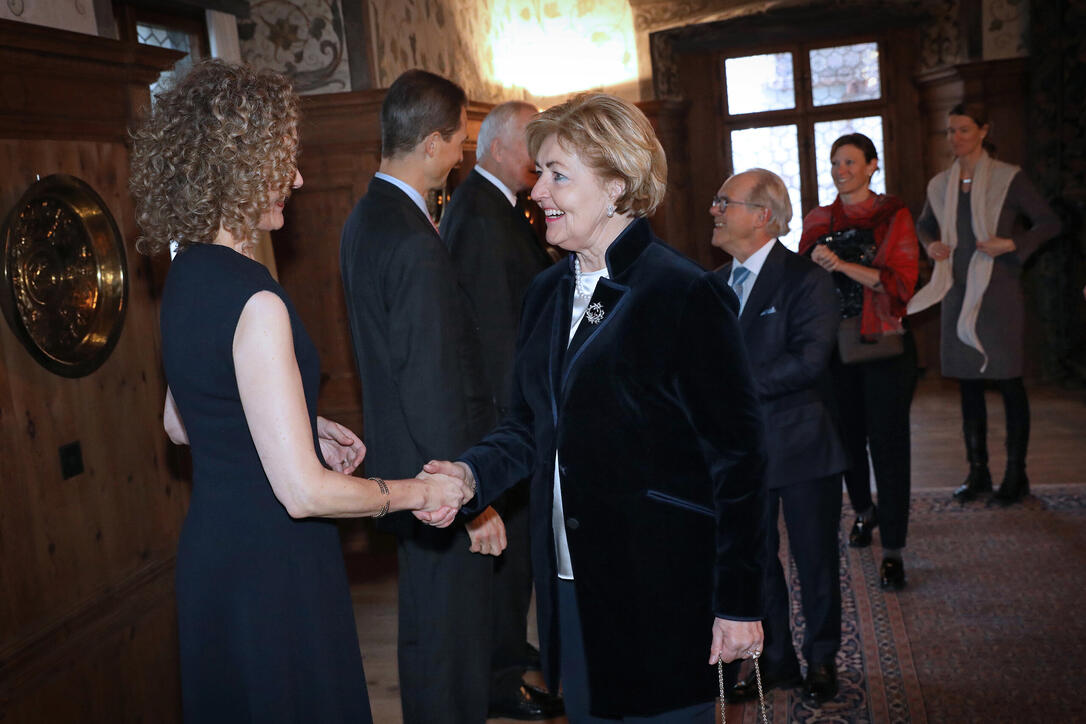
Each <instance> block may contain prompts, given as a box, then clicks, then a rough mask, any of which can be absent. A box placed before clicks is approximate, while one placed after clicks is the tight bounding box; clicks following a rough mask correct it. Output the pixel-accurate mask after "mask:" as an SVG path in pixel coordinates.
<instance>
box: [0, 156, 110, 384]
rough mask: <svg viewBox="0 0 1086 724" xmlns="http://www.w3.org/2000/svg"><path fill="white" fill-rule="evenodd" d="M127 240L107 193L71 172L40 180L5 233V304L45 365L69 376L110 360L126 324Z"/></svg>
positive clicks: (0, 269)
mask: <svg viewBox="0 0 1086 724" xmlns="http://www.w3.org/2000/svg"><path fill="white" fill-rule="evenodd" d="M127 306H128V272H127V270H126V267H125V254H124V241H123V239H122V238H121V232H120V231H119V230H118V229H117V223H116V222H115V221H114V220H113V216H111V215H110V213H109V209H108V208H107V207H106V204H105V202H104V201H102V199H101V197H100V196H98V194H96V193H95V192H94V189H92V188H91V187H90V186H89V185H87V184H86V183H84V182H83V181H80V180H79V179H77V178H75V177H74V176H67V175H65V174H54V175H52V176H47V177H45V178H43V179H41V180H40V181H38V182H36V183H34V184H32V185H31V186H30V188H28V189H27V190H26V193H24V194H23V196H22V198H20V199H19V202H18V203H17V204H15V206H14V208H12V210H11V212H10V213H9V214H8V217H7V219H6V220H5V222H4V226H3V230H2V233H0V307H2V308H3V311H4V317H6V318H7V320H8V324H9V325H10V326H11V328H12V330H13V331H14V332H15V336H17V337H18V338H19V341H20V342H22V343H23V346H24V347H26V349H27V350H28V351H29V352H30V354H31V356H33V357H34V359H36V360H37V361H38V362H39V363H40V364H41V365H42V366H43V367H45V368H46V369H47V370H49V371H50V372H54V373H56V374H58V375H63V376H64V377H82V376H84V375H87V374H90V373H91V372H93V371H94V370H96V369H98V367H99V366H100V365H101V364H102V363H103V362H105V361H106V358H108V357H109V353H110V352H112V351H113V347H114V345H116V344H117V339H118V338H119V337H120V335H121V328H122V327H123V326H124V313H125V309H126V307H127Z"/></svg>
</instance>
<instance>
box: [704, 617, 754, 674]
mask: <svg viewBox="0 0 1086 724" xmlns="http://www.w3.org/2000/svg"><path fill="white" fill-rule="evenodd" d="M764 641H765V636H764V634H763V633H762V622H761V621H732V620H730V619H726V618H718V619H716V620H715V621H713V643H712V646H711V647H710V648H709V665H710V666H715V665H716V662H717V661H723V662H724V663H728V662H729V661H735V660H736V659H750V658H754V652H758V653H759V654H761V653H762V644H763V643H764Z"/></svg>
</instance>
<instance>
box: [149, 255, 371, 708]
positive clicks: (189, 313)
mask: <svg viewBox="0 0 1086 724" xmlns="http://www.w3.org/2000/svg"><path fill="white" fill-rule="evenodd" d="M262 290H268V291H271V292H274V293H275V294H277V295H279V297H280V298H282V300H283V303H284V304H286V306H287V310H288V311H289V312H290V324H291V330H292V332H293V335H294V352H295V355H296V357H297V359H298V368H299V370H300V372H301V377H302V383H303V386H304V388H305V398H306V404H307V407H308V409H309V418H310V424H311V426H312V428H313V431H314V447H315V448H316V449H317V454H318V456H319V455H320V450H319V447H317V442H316V404H317V387H318V382H319V373H320V360H319V358H318V355H317V350H316V348H315V347H314V346H313V342H312V341H311V340H310V338H309V335H308V334H306V331H305V329H304V328H303V327H302V324H301V321H300V320H299V319H298V316H297V314H296V312H295V310H294V306H293V305H292V304H291V302H290V300H289V299H288V298H287V296H286V294H285V293H284V291H283V289H282V287H280V286H279V284H278V283H276V281H275V280H274V279H272V277H271V275H270V274H269V273H268V271H267V269H265V268H264V267H263V266H262V265H261V264H258V263H257V262H255V261H253V260H251V259H249V258H247V257H245V256H243V255H241V254H239V253H237V252H235V251H234V250H233V249H230V248H228V247H225V246H216V245H210V244H199V245H195V246H191V247H189V248H187V249H185V250H184V251H182V252H181V253H180V254H178V255H177V258H176V259H175V260H174V261H173V264H172V265H171V267H170V272H169V276H168V277H167V280H166V285H165V289H164V291H163V297H162V354H163V362H164V365H165V369H166V378H167V380H168V381H169V384H170V389H171V390H172V391H173V396H174V400H175V401H176V403H177V408H178V411H179V412H180V414H181V419H182V420H183V422H184V424H185V429H186V431H187V432H188V436H189V443H190V445H191V446H192V464H193V489H192V502H191V505H190V507H189V512H188V516H187V517H186V518H185V524H184V527H183V529H182V532H181V541H180V544H179V547H178V552H177V610H178V629H179V635H180V648H181V689H182V704H183V711H184V718H185V721H186V722H190V723H191V724H195V723H197V722H199V723H200V724H208V723H209V722H224V723H225V722H231V723H237V722H261V723H262V724H263V723H268V722H322V723H324V724H331V723H336V722H350V723H351V724H355V723H357V722H364V723H367V724H368V723H369V722H371V721H372V719H371V716H370V708H369V699H368V696H367V693H366V682H365V676H364V674H363V672H362V657H361V653H360V652H359V648H358V636H357V633H356V629H355V622H354V614H353V611H352V608H351V599H350V591H349V589H348V584H347V576H346V571H345V569H344V563H343V554H342V552H341V550H340V544H339V533H338V530H337V528H336V526H335V524H334V523H332V522H331V521H329V520H322V519H305V520H294V519H293V518H291V517H290V516H289V515H288V514H287V511H286V510H285V509H284V508H283V505H282V504H281V503H280V502H279V501H278V499H276V497H275V495H274V494H273V492H272V488H271V484H270V483H269V482H268V478H267V476H266V475H265V474H264V469H263V467H262V466H261V463H260V458H259V457H258V455H257V451H256V447H255V445H254V444H253V440H252V436H251V435H250V433H249V427H248V425H247V424H246V421H245V414H244V412H243V410H242V406H241V400H240V397H239V394H238V387H237V381H236V378H235V375H234V360H233V351H232V349H233V339H234V330H235V328H236V327H237V323H238V319H239V317H240V316H241V311H242V309H243V308H244V306H245V304H246V302H247V301H248V300H249V298H250V297H251V296H252V295H253V294H255V293H257V292H259V291H262ZM276 393H277V391H276V390H269V391H268V394H276Z"/></svg>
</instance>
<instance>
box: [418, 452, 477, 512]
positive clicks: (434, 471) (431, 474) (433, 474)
mask: <svg viewBox="0 0 1086 724" xmlns="http://www.w3.org/2000/svg"><path fill="white" fill-rule="evenodd" d="M415 477H417V478H419V479H421V480H430V481H432V482H433V487H434V488H435V492H437V493H438V495H437V496H436V498H435V502H436V506H433V507H432V506H430V505H427V506H424V507H423V509H421V510H413V511H411V513H412V515H414V516H415V517H416V518H418V519H419V520H421V521H422V522H423V523H426V524H427V525H432V526H434V527H435V528H445V527H447V526H448V525H449V524H450V523H452V522H453V520H454V519H455V518H456V514H457V512H458V511H459V510H460V507H461V506H462V505H464V503H466V502H468V501H469V500H471V499H472V498H473V497H475V476H474V475H472V473H471V468H469V467H468V466H467V465H465V464H464V463H460V462H456V463H451V462H449V461H447V460H431V461H430V462H428V463H426V464H425V465H423V466H422V470H421V471H419V474H418V475H416V476H415Z"/></svg>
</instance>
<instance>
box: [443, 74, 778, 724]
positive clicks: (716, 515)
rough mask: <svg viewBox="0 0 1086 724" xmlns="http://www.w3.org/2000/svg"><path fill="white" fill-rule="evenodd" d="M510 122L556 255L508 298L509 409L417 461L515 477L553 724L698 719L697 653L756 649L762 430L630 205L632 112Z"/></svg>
mask: <svg viewBox="0 0 1086 724" xmlns="http://www.w3.org/2000/svg"><path fill="white" fill-rule="evenodd" d="M527 133H528V145H529V149H530V150H531V153H532V156H533V157H534V158H535V159H536V166H537V169H538V171H539V173H540V178H539V181H538V183H537V184H536V185H535V187H534V189H533V190H532V198H534V199H535V200H536V201H537V202H539V204H540V206H541V207H542V208H543V211H544V213H545V215H546V222H547V241H548V243H550V244H553V245H556V246H558V247H561V248H563V249H565V250H568V251H571V252H573V253H572V254H571V255H570V257H569V259H568V262H567V263H561V264H557V265H555V266H554V267H552V268H551V269H548V270H546V271H544V272H543V273H542V274H540V275H539V276H538V277H536V279H535V281H534V282H533V284H532V286H531V287H530V288H529V290H528V292H527V294H526V297H525V302H524V309H523V315H522V321H521V325H520V329H519V332H518V342H517V357H516V367H515V372H514V389H513V393H512V399H513V402H512V409H511V411H510V413H509V415H508V416H507V417H506V418H505V420H504V421H503V422H502V423H501V424H499V426H498V427H497V428H496V429H495V430H494V431H493V432H492V433H491V434H490V435H488V436H487V437H486V438H485V439H484V440H483V441H482V442H480V443H479V444H478V445H476V446H475V447H473V448H471V449H470V450H468V451H467V452H466V453H465V454H464V455H463V456H462V457H461V458H460V460H458V461H457V462H456V463H432V464H431V465H430V466H428V468H427V469H429V470H432V471H437V470H443V471H447V472H457V473H459V474H461V475H463V476H464V477H465V479H467V480H468V481H469V482H473V483H474V484H475V485H477V489H478V494H477V496H476V499H475V500H473V501H472V503H471V506H470V507H476V506H478V507H483V506H485V505H486V504H487V502H488V501H490V500H491V499H493V498H494V497H495V496H497V495H498V494H499V493H501V491H502V490H503V489H504V488H506V487H508V486H509V485H512V484H513V483H515V482H516V481H518V480H521V479H523V478H525V477H529V476H530V477H531V480H532V482H531V517H532V523H531V526H532V527H531V535H532V563H533V569H534V575H535V579H536V595H537V603H538V612H539V634H540V643H541V649H542V658H543V668H544V673H545V675H546V678H547V681H548V684H549V686H551V687H552V689H553V688H554V687H556V686H558V685H559V682H561V685H562V686H563V688H564V693H565V697H566V710H567V713H568V714H569V717H570V721H571V722H573V724H579V723H580V722H595V721H602V719H598V717H608V719H607V721H614V718H616V717H617V718H619V719H622V718H625V717H649V719H647V720H648V721H657V720H658V721H663V720H664V719H665V718H666V721H669V722H672V721H674V722H679V721H682V722H709V723H711V722H712V721H713V717H714V710H713V702H712V700H713V697H714V695H715V693H716V691H717V687H716V667H715V664H716V663H717V661H718V660H720V661H723V662H727V661H732V660H736V659H739V658H744V657H748V656H751V655H753V654H754V652H758V651H760V649H761V645H762V630H761V624H760V623H759V619H760V618H761V615H762V603H761V600H762V595H761V580H762V561H761V560H760V558H759V555H760V554H759V551H760V550H761V548H760V547H761V546H762V545H763V543H762V539H763V537H764V530H763V523H762V520H763V517H764V516H763V515H762V514H761V507H762V505H763V473H764V467H765V453H764V440H763V435H764V433H763V427H762V421H761V418H760V413H759V407H758V399H757V396H756V394H755V391H754V386H753V383H752V381H751V376H750V371H749V368H748V362H747V358H746V353H745V351H744V347H743V341H742V336H741V334H740V331H739V327H738V323H737V320H736V315H735V307H736V300H735V297H734V295H733V294H732V293H731V291H730V290H729V289H728V288H727V287H726V286H725V285H724V283H723V282H722V281H721V280H720V278H719V277H717V276H715V275H714V274H711V273H708V272H705V271H704V270H702V269H701V268H700V267H698V266H697V265H696V264H694V263H693V262H691V261H689V260H688V259H686V258H685V257H683V256H681V255H680V254H678V253H676V252H675V251H674V250H672V249H671V248H670V247H668V246H665V245H664V244H663V243H662V242H661V241H660V240H659V239H657V238H656V237H655V236H654V235H653V233H652V231H651V229H650V227H649V224H648V222H647V221H646V220H645V218H644V217H646V216H647V215H649V214H651V213H652V212H653V211H654V210H655V208H656V206H657V205H658V204H659V202H660V201H661V200H662V198H663V195H664V188H665V182H666V174H667V170H666V163H667V162H666V160H665V157H664V153H663V149H662V148H661V146H660V144H659V142H658V141H657V139H656V137H655V135H654V133H653V131H652V127H651V126H650V124H649V122H648V120H647V119H646V118H645V116H644V115H643V114H642V113H641V112H640V111H639V110H638V109H637V108H635V107H634V106H633V105H631V104H629V103H627V102H626V101H623V100H621V99H618V98H615V97H613V96H609V95H605V94H598V93H597V94H586V95H581V96H578V97H576V98H574V99H572V100H570V101H568V102H566V103H564V104H562V105H559V106H556V107H554V108H551V109H549V110H547V111H545V112H543V113H542V114H541V115H540V116H538V117H537V118H536V119H535V120H533V121H532V122H531V123H530V124H529V126H528V130H527ZM656 717H660V718H659V719H656ZM638 721H641V719H640V718H639V719H638Z"/></svg>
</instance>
